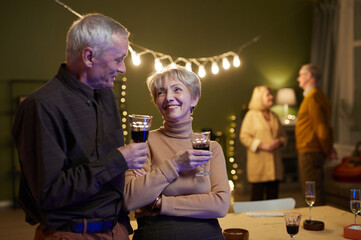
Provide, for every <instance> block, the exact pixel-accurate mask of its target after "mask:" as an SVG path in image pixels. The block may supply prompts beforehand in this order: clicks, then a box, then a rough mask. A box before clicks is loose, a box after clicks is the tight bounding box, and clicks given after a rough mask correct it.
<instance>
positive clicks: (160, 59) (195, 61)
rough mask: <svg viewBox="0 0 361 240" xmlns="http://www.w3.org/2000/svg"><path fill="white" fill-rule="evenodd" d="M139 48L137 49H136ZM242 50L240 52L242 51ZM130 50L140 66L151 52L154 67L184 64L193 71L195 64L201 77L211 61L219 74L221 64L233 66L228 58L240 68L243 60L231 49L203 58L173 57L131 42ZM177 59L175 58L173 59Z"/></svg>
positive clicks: (134, 60) (228, 66)
mask: <svg viewBox="0 0 361 240" xmlns="http://www.w3.org/2000/svg"><path fill="white" fill-rule="evenodd" d="M258 39H259V37H256V38H254V39H252V40H251V41H250V42H248V43H246V44H244V45H243V46H242V47H241V48H240V50H242V49H243V48H244V47H245V46H247V45H249V44H251V43H253V42H257V41H258ZM134 49H137V50H134ZM240 50H239V51H238V52H240ZM129 51H130V53H131V56H132V62H133V64H134V65H136V66H139V65H140V63H141V59H140V58H141V56H142V55H144V54H151V55H153V57H154V69H155V70H156V71H157V72H159V71H161V70H162V69H163V64H164V65H170V66H171V67H175V66H177V65H181V66H184V67H185V68H186V69H187V70H189V71H192V69H193V66H192V65H195V66H196V67H198V71H197V74H198V76H199V77H200V78H204V77H205V76H206V75H207V72H206V65H207V64H208V63H211V72H212V73H213V74H214V75H217V74H218V73H219V71H220V68H219V65H218V64H222V67H223V69H224V70H228V69H230V67H231V64H230V62H229V59H228V58H231V59H232V63H233V64H232V66H233V67H235V68H238V67H240V66H241V60H240V57H239V54H237V53H236V52H233V51H229V52H226V53H223V54H220V55H217V56H211V57H202V58H184V57H171V56H170V55H167V54H164V53H160V52H156V51H154V50H151V49H148V48H145V47H142V46H140V45H137V44H135V43H132V42H131V43H130V46H129ZM173 59H175V60H173Z"/></svg>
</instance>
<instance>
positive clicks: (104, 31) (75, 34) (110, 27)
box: [66, 13, 129, 61]
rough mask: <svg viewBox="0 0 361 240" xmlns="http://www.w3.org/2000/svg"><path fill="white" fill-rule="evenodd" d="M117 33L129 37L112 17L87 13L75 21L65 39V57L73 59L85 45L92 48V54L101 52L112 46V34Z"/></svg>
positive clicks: (125, 30) (99, 54) (98, 54)
mask: <svg viewBox="0 0 361 240" xmlns="http://www.w3.org/2000/svg"><path fill="white" fill-rule="evenodd" d="M115 34H119V35H120V36H122V37H123V36H124V38H129V32H128V30H127V29H126V28H125V27H124V26H123V25H121V24H120V23H118V22H117V21H115V20H114V19H112V18H110V17H107V16H104V15H102V14H99V13H92V14H87V15H85V16H83V17H82V18H80V19H79V20H77V21H75V22H74V23H73V25H72V26H71V27H70V29H69V31H68V35H67V39H66V59H67V61H75V60H76V59H77V58H79V57H80V56H81V53H82V51H83V49H84V48H85V47H91V48H93V49H94V55H96V56H102V54H103V53H104V52H105V51H106V50H107V49H109V48H110V47H112V36H113V35H115Z"/></svg>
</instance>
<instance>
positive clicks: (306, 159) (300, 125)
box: [295, 64, 336, 205]
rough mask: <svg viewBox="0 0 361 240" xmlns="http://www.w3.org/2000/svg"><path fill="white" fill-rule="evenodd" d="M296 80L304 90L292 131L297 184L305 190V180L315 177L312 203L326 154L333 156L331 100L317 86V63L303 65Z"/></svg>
mask: <svg viewBox="0 0 361 240" xmlns="http://www.w3.org/2000/svg"><path fill="white" fill-rule="evenodd" d="M297 81H298V83H299V86H300V88H302V89H303V90H304V91H303V96H304V99H303V101H302V103H301V106H300V109H299V111H298V120H297V124H296V133H295V134H296V147H297V151H298V165H299V173H300V180H301V185H302V189H303V192H305V191H304V190H305V181H315V185H316V205H322V204H324V195H323V165H324V162H325V160H326V158H327V157H329V158H335V157H336V152H335V150H334V149H333V138H332V137H333V136H332V129H331V123H330V122H331V104H330V102H329V100H328V98H327V96H326V95H325V94H324V93H323V92H322V90H321V89H320V88H319V84H320V81H321V71H320V69H319V68H318V67H317V66H315V65H314V64H306V65H303V66H302V67H301V69H300V71H299V76H298V78H297Z"/></svg>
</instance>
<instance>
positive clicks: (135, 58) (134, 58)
mask: <svg viewBox="0 0 361 240" xmlns="http://www.w3.org/2000/svg"><path fill="white" fill-rule="evenodd" d="M132 61H133V64H134V65H135V66H138V65H139V64H140V62H141V61H140V56H139V54H137V53H136V52H132Z"/></svg>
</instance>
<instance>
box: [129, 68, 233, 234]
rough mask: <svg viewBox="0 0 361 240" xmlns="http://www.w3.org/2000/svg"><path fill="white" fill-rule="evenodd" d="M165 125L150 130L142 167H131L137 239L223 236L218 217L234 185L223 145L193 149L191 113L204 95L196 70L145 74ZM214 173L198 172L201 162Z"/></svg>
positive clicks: (131, 194)
mask: <svg viewBox="0 0 361 240" xmlns="http://www.w3.org/2000/svg"><path fill="white" fill-rule="evenodd" d="M147 84H148V88H149V91H150V93H151V96H152V97H153V101H154V103H155V105H156V106H157V108H158V110H159V112H160V114H161V115H162V117H163V120H164V122H163V126H162V127H160V128H159V129H157V130H153V131H151V132H150V133H149V138H148V147H149V156H148V160H147V161H146V163H145V164H144V172H143V173H141V172H139V171H135V170H128V173H127V174H126V180H125V181H126V183H125V190H124V191H125V205H126V208H128V210H135V209H137V210H136V211H135V217H136V219H137V222H138V229H137V230H136V231H135V233H134V236H133V239H135V240H139V239H147V240H151V239H167V240H169V239H173V240H175V239H187V240H192V239H194V240H196V239H197V240H199V239H224V238H223V236H222V230H221V228H220V226H219V224H218V220H217V218H221V217H224V216H225V215H226V214H227V212H228V208H229V203H230V189H229V184H228V179H227V172H226V165H225V158H224V155H223V151H222V148H221V146H220V145H219V144H218V143H217V142H214V141H211V144H210V151H207V150H193V149H192V145H191V140H190V133H192V120H193V118H192V117H191V112H192V110H193V108H194V107H195V106H196V105H197V103H198V100H199V98H200V92H201V83H200V80H199V78H198V77H197V75H195V74H194V73H193V72H190V71H188V70H186V69H185V68H183V67H176V68H168V69H166V70H164V71H163V72H161V73H155V74H153V75H152V76H150V77H149V78H148V79H147ZM204 163H206V168H207V170H208V171H209V172H212V173H213V174H211V175H209V176H202V177H200V176H196V175H195V173H197V172H198V171H200V166H199V165H201V164H204Z"/></svg>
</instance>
